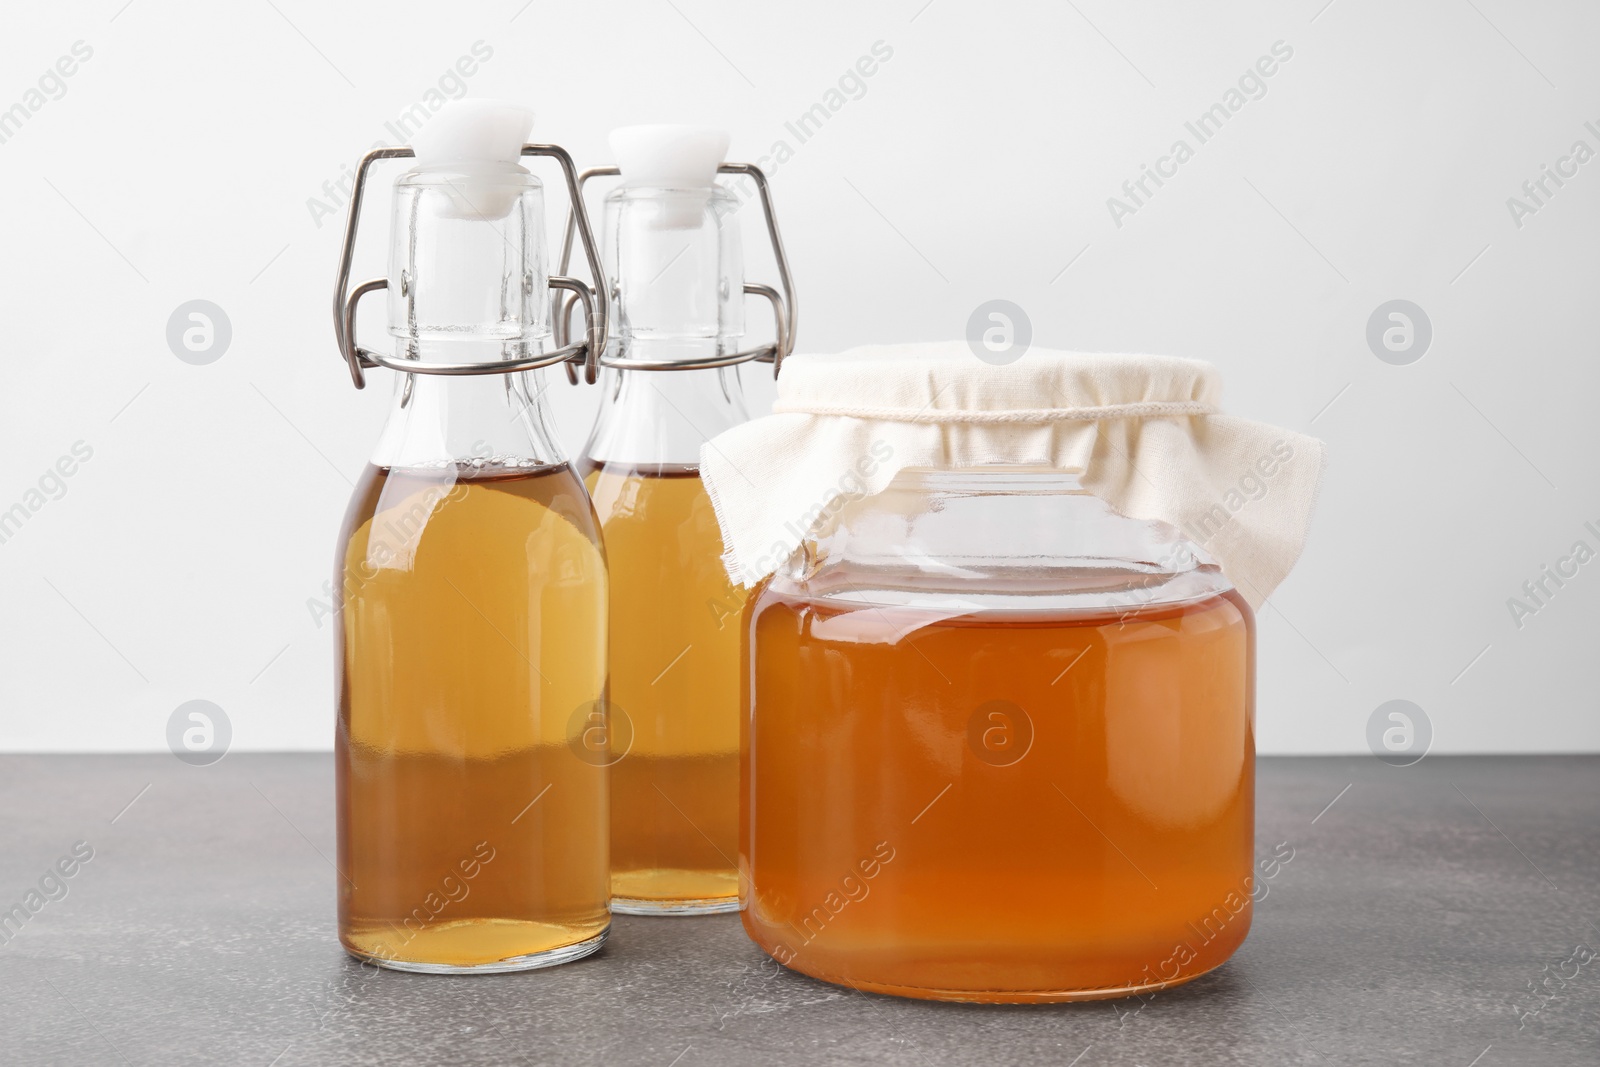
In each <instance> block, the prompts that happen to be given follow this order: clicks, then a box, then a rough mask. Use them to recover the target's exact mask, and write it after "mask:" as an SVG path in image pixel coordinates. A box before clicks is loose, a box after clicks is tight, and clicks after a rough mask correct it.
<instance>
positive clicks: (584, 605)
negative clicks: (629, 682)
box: [335, 465, 610, 970]
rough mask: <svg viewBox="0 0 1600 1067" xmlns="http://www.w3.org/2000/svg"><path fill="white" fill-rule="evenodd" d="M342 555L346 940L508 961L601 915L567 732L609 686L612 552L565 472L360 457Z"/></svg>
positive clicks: (596, 823) (419, 957)
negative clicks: (370, 463)
mask: <svg viewBox="0 0 1600 1067" xmlns="http://www.w3.org/2000/svg"><path fill="white" fill-rule="evenodd" d="M339 567H340V580H341V581H342V590H341V592H342V600H343V603H342V607H341V612H340V623H341V626H340V633H339V651H338V658H337V665H338V688H339V702H340V703H339V722H338V729H337V733H336V744H335V754H336V768H337V780H338V821H339V936H340V940H341V941H342V942H343V944H344V946H345V947H346V949H347V950H349V951H350V952H351V953H353V954H355V955H357V956H361V957H363V958H368V959H373V960H377V961H380V962H385V963H388V964H390V965H394V966H400V967H409V968H413V969H440V970H448V969H467V968H478V969H487V970H494V969H515V968H516V967H517V966H519V965H526V964H527V961H528V960H529V958H530V957H542V956H543V954H546V953H549V954H552V955H559V954H560V953H561V952H562V950H565V949H569V948H572V947H573V946H578V945H581V944H583V943H584V942H588V941H591V940H592V939H593V938H596V937H599V936H600V935H602V934H604V932H605V931H606V929H607V928H608V926H609V922H610V917H609V912H608V909H607V901H608V897H609V887H608V885H607V856H606V819H607V809H606V771H605V768H604V766H603V761H593V760H590V761H586V760H584V759H582V758H580V756H579V754H577V753H576V752H575V751H574V749H573V748H572V746H571V745H569V743H568V742H569V736H570V734H571V725H570V724H571V723H572V722H573V720H574V717H575V713H576V715H577V718H578V719H579V721H581V719H582V711H581V710H580V709H585V708H588V707H592V706H593V704H594V702H596V701H600V700H603V699H604V695H605V656H606V650H605V639H606V635H605V601H606V579H605V562H604V557H603V555H602V553H601V550H600V547H599V541H598V538H597V535H596V533H595V529H594V521H593V517H592V512H591V511H590V509H589V503H588V500H587V498H586V496H585V495H584V491H583V486H582V484H581V483H580V482H579V480H578V478H577V476H576V474H574V473H573V472H572V471H571V470H570V469H569V468H567V467H565V466H561V467H546V468H542V469H537V470H534V471H522V470H519V469H517V468H512V469H510V470H494V469H491V470H487V471H485V470H481V469H474V468H473V467H471V466H470V465H463V466H450V467H443V468H427V469H415V470H409V469H408V470H388V469H382V468H368V470H367V472H366V473H365V475H364V476H363V479H362V482H361V484H360V486H359V487H358V489H357V492H356V496H355V499H354V500H353V501H352V503H351V508H350V513H349V515H348V517H347V518H346V521H345V531H344V536H343V538H342V542H341V551H340V558H339ZM580 954H581V953H580ZM552 962H553V960H552Z"/></svg>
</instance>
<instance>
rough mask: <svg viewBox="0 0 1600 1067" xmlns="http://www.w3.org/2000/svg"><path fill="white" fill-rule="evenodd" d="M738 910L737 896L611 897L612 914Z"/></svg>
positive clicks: (672, 913)
mask: <svg viewBox="0 0 1600 1067" xmlns="http://www.w3.org/2000/svg"><path fill="white" fill-rule="evenodd" d="M738 910H739V898H738V897H705V898H702V899H699V900H644V899H641V898H638V897H612V898H611V914H613V915H680V916H681V915H728V914H731V913H733V912H736V911H738Z"/></svg>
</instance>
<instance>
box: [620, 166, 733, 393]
mask: <svg viewBox="0 0 1600 1067" xmlns="http://www.w3.org/2000/svg"><path fill="white" fill-rule="evenodd" d="M729 197H730V194H729V193H727V191H726V190H724V189H721V188H706V189H698V190H675V189H658V188H650V187H644V188H637V187H630V188H625V189H622V190H619V191H618V192H617V193H615V194H613V196H612V198H611V199H610V200H609V202H608V205H607V215H606V224H607V235H608V237H607V243H606V259H607V261H608V262H607V273H608V274H609V276H610V277H611V279H612V282H613V290H612V301H613V306H614V314H615V321H614V330H613V337H614V342H615V343H614V345H613V347H612V354H613V355H614V356H619V357H621V358H624V359H630V360H640V361H645V362H650V363H675V362H683V361H686V360H696V359H706V358H708V357H715V356H721V355H725V354H727V353H729V352H733V351H735V350H737V348H738V342H739V340H740V338H741V337H742V336H743V334H744V265H743V253H742V246H741V242H740V239H739V231H738V227H737V222H736V220H735V219H734V218H733V216H732V214H731V213H729V212H727V211H726V210H725V207H724V203H725V201H726V200H728V199H729Z"/></svg>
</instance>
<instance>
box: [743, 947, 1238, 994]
mask: <svg viewBox="0 0 1600 1067" xmlns="http://www.w3.org/2000/svg"><path fill="white" fill-rule="evenodd" d="M774 959H776V957H774ZM778 962H780V963H781V962H782V961H781V960H779V961H778ZM1226 962H1227V960H1220V961H1218V962H1217V963H1215V964H1212V965H1211V966H1210V967H1207V968H1206V969H1205V970H1201V971H1195V972H1194V973H1192V974H1185V975H1182V976H1180V977H1178V978H1174V979H1172V980H1171V981H1166V982H1146V983H1141V984H1138V985H1126V986H1109V987H1105V988H1098V989H1038V990H1035V989H1007V990H976V989H927V988H922V987H917V986H903V985H897V984H894V983H890V982H864V981H863V982H853V981H851V980H849V979H848V978H843V977H841V976H838V975H829V974H821V973H818V972H814V971H808V970H805V969H804V968H801V967H796V966H795V965H794V964H792V963H785V964H783V965H784V966H785V967H787V968H788V969H789V970H791V971H794V972H795V973H796V974H803V975H805V976H806V977H808V978H815V979H817V980H818V981H819V982H827V983H828V984H830V985H837V986H844V987H845V988H847V989H854V990H856V991H857V992H860V993H879V994H882V995H884V996H890V997H905V998H908V999H911V1000H938V1001H945V1002H948V1003H955V1004H1070V1003H1072V1002H1074V1001H1085V1000H1117V999H1122V998H1126V997H1139V996H1148V995H1150V994H1153V993H1159V992H1161V991H1162V990H1164V989H1173V988H1175V987H1177V986H1181V985H1184V984H1186V983H1188V982H1192V981H1194V980H1195V979H1196V978H1199V977H1200V976H1201V975H1205V974H1210V973H1211V972H1212V971H1214V970H1216V969H1217V968H1218V967H1221V966H1222V965H1223V964H1224V963H1226Z"/></svg>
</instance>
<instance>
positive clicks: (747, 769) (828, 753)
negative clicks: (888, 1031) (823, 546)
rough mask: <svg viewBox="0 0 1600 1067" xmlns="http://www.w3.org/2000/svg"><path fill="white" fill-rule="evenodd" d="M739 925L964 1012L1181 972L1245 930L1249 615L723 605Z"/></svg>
mask: <svg viewBox="0 0 1600 1067" xmlns="http://www.w3.org/2000/svg"><path fill="white" fill-rule="evenodd" d="M746 624H747V626H748V627H749V633H750V638H751V641H752V643H753V644H752V647H753V650H754V651H753V662H747V664H746V670H747V672H748V679H749V683H748V684H749V695H750V701H751V706H750V707H748V708H747V716H746V719H745V723H744V731H743V743H744V759H743V776H742V781H741V788H742V789H743V790H744V792H745V796H746V801H747V812H746V817H745V819H744V821H743V824H742V828H741V830H742V855H741V861H742V863H743V864H744V865H745V867H746V870H747V872H748V876H749V880H750V885H749V888H748V891H747V893H746V896H745V910H744V913H743V918H744V925H745V929H746V930H747V931H748V932H749V934H750V936H751V937H752V938H753V939H754V940H755V941H756V942H757V943H758V944H759V945H760V946H761V947H762V948H764V949H765V950H766V951H767V952H768V953H770V954H772V955H773V956H774V957H775V958H777V959H778V960H779V961H780V962H783V963H785V964H787V965H788V966H789V967H792V968H794V969H796V970H799V971H802V972H804V973H807V974H810V975H813V976H815V977H817V978H822V979H825V980H828V981H834V982H840V983H845V984H848V985H852V986H855V987H857V988H860V989H865V990H871V991H876V992H883V993H894V994H899V995H903V996H913V997H928V998H937V999H949V1000H970V1001H1001V1002H1003V1001H1016V1002H1025V1001H1051V1000H1078V999H1093V998H1097V997H1106V996H1119V995H1124V994H1127V993H1131V992H1135V991H1139V990H1149V989H1156V988H1161V987H1163V986H1166V985H1171V984H1175V983H1177V982H1182V981H1187V980H1188V979H1191V978H1193V977H1196V976H1198V975H1200V974H1203V973H1205V972H1206V971H1207V970H1210V969H1211V968H1213V967H1215V966H1217V965H1218V964H1220V963H1222V962H1223V961H1224V960H1226V959H1227V958H1228V956H1229V955H1231V954H1232V952H1233V951H1234V949H1236V948H1237V947H1238V946H1239V944H1240V943H1241V942H1242V941H1243V940H1244V936H1245V933H1246V931H1247V930H1248V929H1249V926H1250V916H1251V895H1252V891H1253V889H1254V881H1253V879H1252V877H1251V876H1252V870H1253V868H1252V846H1253V833H1254V810H1253V803H1254V766H1255V746H1254V737H1253V732H1254V619H1253V615H1252V613H1251V611H1250V609H1249V607H1248V605H1246V604H1245V602H1244V601H1243V599H1242V598H1241V597H1240V596H1239V595H1238V594H1237V593H1235V592H1232V591H1228V592H1226V593H1221V594H1216V595H1212V596H1209V597H1206V598H1204V599H1201V600H1198V601H1191V602H1187V603H1183V604H1179V605H1175V606H1166V607H1151V608H1148V609H1145V610H1127V611H1119V612H1104V613H1099V614H1093V615H1087V614H1071V615H1057V616H1054V617H1052V616H1050V615H1048V614H1042V613H1041V614H1031V613H1015V612H1014V613H1008V614H1003V615H1002V614H1000V613H991V614H981V615H956V616H954V617H950V616H941V615H939V614H934V613H930V612H928V611H927V610H925V609H910V608H898V607H871V606H861V605H860V604H842V603H840V602H839V601H838V600H837V599H828V600H809V599H802V598H798V597H788V596H784V595H779V594H778V593H776V592H774V591H773V590H772V589H771V588H770V586H768V587H763V589H762V590H761V591H759V592H758V593H757V594H755V596H754V597H753V599H752V601H751V603H750V606H749V608H748V611H747V618H746Z"/></svg>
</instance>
